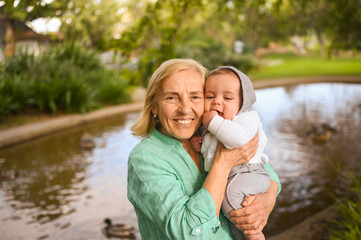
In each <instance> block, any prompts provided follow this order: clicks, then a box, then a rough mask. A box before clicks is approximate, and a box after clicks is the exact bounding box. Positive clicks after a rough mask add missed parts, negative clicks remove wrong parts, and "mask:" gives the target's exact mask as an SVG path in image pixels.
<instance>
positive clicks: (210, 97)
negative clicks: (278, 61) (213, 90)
mask: <svg viewBox="0 0 361 240" xmlns="http://www.w3.org/2000/svg"><path fill="white" fill-rule="evenodd" d="M206 98H207V99H212V98H214V96H207V97H206Z"/></svg>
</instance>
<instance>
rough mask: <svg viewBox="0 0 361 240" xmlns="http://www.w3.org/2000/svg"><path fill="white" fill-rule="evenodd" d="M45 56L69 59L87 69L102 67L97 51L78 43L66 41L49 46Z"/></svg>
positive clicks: (50, 58)
mask: <svg viewBox="0 0 361 240" xmlns="http://www.w3.org/2000/svg"><path fill="white" fill-rule="evenodd" d="M45 58H49V60H55V61H60V62H61V61H70V62H71V63H72V64H73V65H75V66H77V67H79V68H81V69H84V70H85V69H87V70H99V69H103V66H102V64H101V61H100V57H99V55H98V53H97V52H96V51H94V50H92V49H89V48H85V47H84V46H82V45H80V44H79V43H75V42H67V43H62V44H58V45H56V46H54V47H52V48H50V49H49V50H48V51H47V52H46V53H45Z"/></svg>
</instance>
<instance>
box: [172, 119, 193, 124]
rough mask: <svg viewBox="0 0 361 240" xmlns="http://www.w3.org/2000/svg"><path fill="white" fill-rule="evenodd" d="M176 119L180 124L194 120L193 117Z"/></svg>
mask: <svg viewBox="0 0 361 240" xmlns="http://www.w3.org/2000/svg"><path fill="white" fill-rule="evenodd" d="M175 121H176V122H177V123H179V124H182V125H186V124H190V123H191V122H192V119H176V120H175Z"/></svg>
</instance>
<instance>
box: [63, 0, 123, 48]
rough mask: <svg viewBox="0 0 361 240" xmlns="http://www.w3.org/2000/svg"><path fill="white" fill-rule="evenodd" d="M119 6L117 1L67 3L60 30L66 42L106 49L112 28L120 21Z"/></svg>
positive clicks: (91, 0) (88, 0) (94, 0)
mask: <svg viewBox="0 0 361 240" xmlns="http://www.w3.org/2000/svg"><path fill="white" fill-rule="evenodd" d="M120 9H121V5H120V4H119V2H118V1H117V0H101V1H98V0H76V1H74V0H73V1H69V2H68V9H67V11H66V12H65V14H63V16H62V17H61V21H62V25H61V27H60V30H61V31H62V32H63V33H64V37H65V39H66V41H78V42H81V43H83V44H85V45H86V46H91V47H96V48H98V49H106V48H107V44H108V42H109V41H110V40H111V39H112V38H113V34H114V28H115V27H116V24H117V23H119V22H120V21H121V12H120V11H119V10H120Z"/></svg>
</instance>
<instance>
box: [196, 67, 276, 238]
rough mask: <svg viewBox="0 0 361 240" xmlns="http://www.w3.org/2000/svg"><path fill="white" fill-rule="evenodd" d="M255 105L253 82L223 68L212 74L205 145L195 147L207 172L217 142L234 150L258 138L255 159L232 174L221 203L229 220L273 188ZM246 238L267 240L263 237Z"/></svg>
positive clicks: (234, 231)
mask: <svg viewBox="0 0 361 240" xmlns="http://www.w3.org/2000/svg"><path fill="white" fill-rule="evenodd" d="M255 101H256V95H255V93H254V90H253V86H252V82H251V81H250V79H249V78H248V77H247V76H246V75H245V74H244V73H242V72H241V71H239V70H238V69H236V68H235V67H232V66H224V67H220V68H217V69H216V70H213V71H212V72H210V73H209V75H208V77H207V79H206V83H205V104H204V109H205V113H204V115H203V126H204V128H205V129H203V130H202V138H203V142H202V145H201V146H199V145H198V146H195V145H193V146H194V147H193V148H194V149H201V152H202V154H203V157H204V168H205V170H206V171H207V172H208V171H209V170H210V168H211V165H212V162H213V159H214V157H215V154H216V148H217V144H218V141H220V142H222V143H223V145H224V146H225V147H226V148H228V149H233V148H238V147H241V146H243V145H245V144H246V143H248V142H249V141H250V140H251V139H253V138H254V137H255V135H256V134H258V139H259V142H258V149H257V153H256V155H255V156H254V157H253V158H252V159H251V160H250V161H249V162H248V163H246V164H241V165H238V166H236V167H234V168H233V169H232V170H231V172H230V174H229V178H228V185H227V188H226V193H225V197H224V200H223V203H222V211H223V213H224V214H225V216H226V217H227V218H230V215H229V212H231V211H232V210H234V209H239V208H241V207H242V202H243V199H244V197H245V196H247V195H254V194H258V193H263V192H266V191H267V190H268V188H269V185H270V177H269V175H268V173H267V172H266V170H265V169H264V163H266V162H268V158H267V156H266V155H264V154H263V153H262V152H263V149H264V147H265V145H266V143H267V137H266V135H265V133H264V132H263V130H262V124H261V120H260V117H259V115H258V114H257V112H256V111H255V110H254V109H253V108H252V104H253V103H254V102H255ZM192 142H193V140H192ZM195 142H196V141H195ZM230 228H231V232H232V234H233V235H234V237H235V239H244V236H243V233H242V232H241V231H240V230H238V229H237V228H236V227H235V226H234V225H233V224H230ZM246 237H247V239H249V240H251V239H252V240H254V239H257V240H258V239H265V237H264V235H263V233H260V234H258V235H249V236H246Z"/></svg>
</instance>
